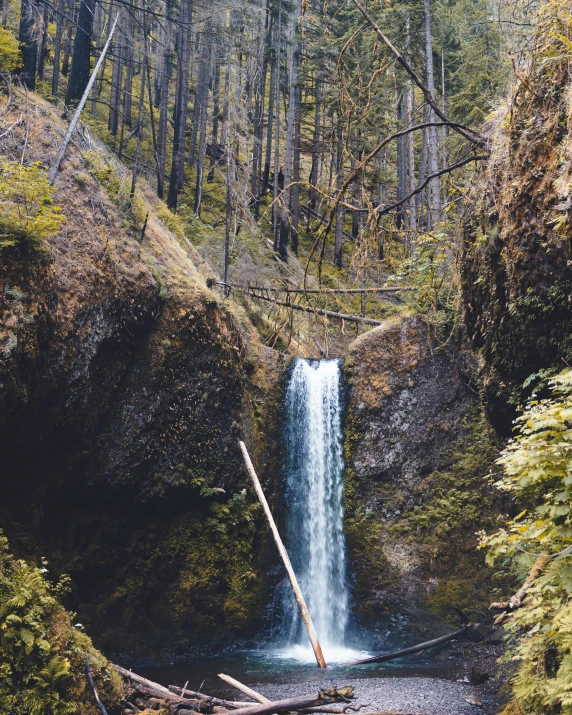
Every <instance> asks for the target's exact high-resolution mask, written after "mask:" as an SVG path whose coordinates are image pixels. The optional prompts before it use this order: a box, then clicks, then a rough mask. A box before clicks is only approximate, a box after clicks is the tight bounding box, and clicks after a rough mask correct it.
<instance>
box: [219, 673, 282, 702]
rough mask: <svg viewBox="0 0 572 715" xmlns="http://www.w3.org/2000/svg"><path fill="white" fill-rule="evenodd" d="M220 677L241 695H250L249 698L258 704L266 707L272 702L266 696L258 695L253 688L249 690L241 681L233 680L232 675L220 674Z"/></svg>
mask: <svg viewBox="0 0 572 715" xmlns="http://www.w3.org/2000/svg"><path fill="white" fill-rule="evenodd" d="M218 677H219V678H220V679H221V680H224V682H225V683H228V684H229V685H232V687H233V688H236V689H237V690H239V691H240V692H241V693H244V695H248V697H249V698H252V700H256V702H258V703H261V704H262V705H266V704H267V703H269V702H271V701H270V700H269V699H268V698H265V697H264V695H261V694H260V693H257V692H256V690H252V688H249V687H248V685H244V684H243V683H241V682H240V681H239V680H235V679H234V678H231V677H230V675H225V674H224V673H219V674H218Z"/></svg>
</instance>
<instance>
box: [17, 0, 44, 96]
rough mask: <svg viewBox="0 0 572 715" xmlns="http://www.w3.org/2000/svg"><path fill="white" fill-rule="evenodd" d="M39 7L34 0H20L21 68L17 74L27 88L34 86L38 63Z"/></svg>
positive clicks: (33, 87)
mask: <svg viewBox="0 0 572 715" xmlns="http://www.w3.org/2000/svg"><path fill="white" fill-rule="evenodd" d="M38 18H39V8H38V6H37V4H36V3H35V2H34V0H22V7H21V11H20V32H19V37H18V39H19V41H20V47H21V52H22V69H21V70H20V71H19V76H20V79H21V80H22V82H23V83H24V84H25V85H26V87H27V88H28V89H31V90H34V89H35V88H36V65H37V63H38V37H37V27H38Z"/></svg>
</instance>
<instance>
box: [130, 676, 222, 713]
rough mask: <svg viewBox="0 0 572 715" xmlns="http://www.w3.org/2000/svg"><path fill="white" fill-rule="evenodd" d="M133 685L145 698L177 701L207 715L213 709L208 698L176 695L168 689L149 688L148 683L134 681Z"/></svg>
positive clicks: (182, 705)
mask: <svg viewBox="0 0 572 715" xmlns="http://www.w3.org/2000/svg"><path fill="white" fill-rule="evenodd" d="M133 687H134V688H135V690H136V691H137V692H138V693H141V694H142V695H144V696H146V697H147V698H151V700H161V701H165V700H168V701H169V702H170V703H177V705H178V704H180V705H181V707H186V708H188V709H190V710H193V711H194V712H197V713H205V714H207V715H208V714H210V713H212V711H213V704H212V703H211V702H209V701H208V700H198V699H187V698H183V697H182V696H181V695H178V696H177V695H175V693H172V692H170V691H168V693H163V692H161V691H160V690H157V689H156V688H150V687H149V686H148V685H141V683H134V685H133ZM185 692H188V691H185Z"/></svg>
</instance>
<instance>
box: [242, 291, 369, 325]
mask: <svg viewBox="0 0 572 715" xmlns="http://www.w3.org/2000/svg"><path fill="white" fill-rule="evenodd" d="M245 292H247V293H248V294H249V295H250V296H252V297H253V298H257V299H258V300H265V301H268V302H270V303H276V305H282V306H284V307H286V308H291V309H292V310H301V311H303V312H304V313H313V314H314V315H325V316H327V317H328V318H339V319H340V320H347V321H348V323H362V324H364V325H383V322H382V321H381V320H374V319H373V318H364V317H362V316H361V315H347V314H346V313H336V312H335V311H333V310H325V309H324V308H312V307H310V306H308V305H300V304H299V303H289V302H287V301H285V300H276V299H275V298H269V297H267V296H263V295H257V294H256V293H255V292H250V291H245Z"/></svg>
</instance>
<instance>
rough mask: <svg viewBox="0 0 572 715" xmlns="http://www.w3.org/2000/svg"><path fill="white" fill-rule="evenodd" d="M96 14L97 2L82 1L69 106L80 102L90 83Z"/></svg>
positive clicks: (69, 92)
mask: <svg viewBox="0 0 572 715" xmlns="http://www.w3.org/2000/svg"><path fill="white" fill-rule="evenodd" d="M94 13H95V0H80V6H79V15H78V20H77V27H76V31H75V39H74V43H73V53H72V62H71V70H70V78H69V82H68V88H67V92H66V104H67V105H69V104H71V103H72V102H79V100H80V99H81V98H82V96H83V93H84V92H85V88H86V87H87V83H88V82H89V76H90V74H91V67H90V62H91V45H92V41H93V17H94Z"/></svg>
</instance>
